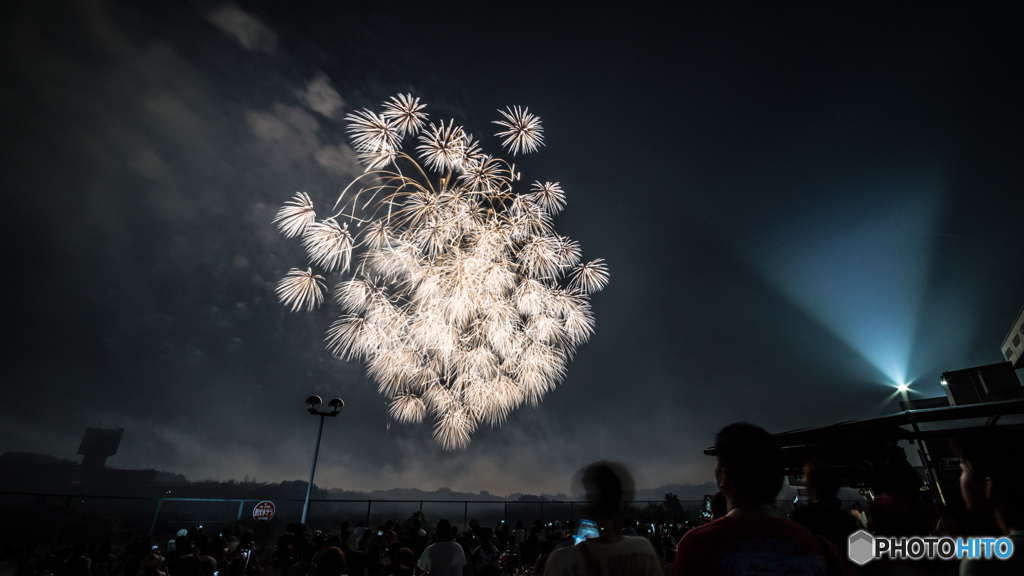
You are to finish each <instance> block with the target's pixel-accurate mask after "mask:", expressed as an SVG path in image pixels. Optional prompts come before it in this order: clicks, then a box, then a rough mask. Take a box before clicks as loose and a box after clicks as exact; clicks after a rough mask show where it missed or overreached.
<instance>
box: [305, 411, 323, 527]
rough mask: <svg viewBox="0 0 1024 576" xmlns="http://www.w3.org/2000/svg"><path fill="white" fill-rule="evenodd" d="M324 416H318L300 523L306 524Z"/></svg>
mask: <svg viewBox="0 0 1024 576" xmlns="http://www.w3.org/2000/svg"><path fill="white" fill-rule="evenodd" d="M324 416H326V414H321V415H320V429H319V430H317V433H316V448H313V467H312V468H310V470H309V484H308V485H307V486H306V502H305V503H304V504H303V505H302V523H303V524H305V523H306V513H307V512H309V494H310V492H312V491H313V474H316V457H317V455H318V454H320V435H321V434H323V433H324Z"/></svg>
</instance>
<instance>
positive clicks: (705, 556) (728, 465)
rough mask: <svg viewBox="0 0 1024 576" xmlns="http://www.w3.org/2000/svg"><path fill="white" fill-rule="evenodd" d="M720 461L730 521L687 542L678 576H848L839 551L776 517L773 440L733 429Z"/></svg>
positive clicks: (724, 439) (749, 427) (777, 475)
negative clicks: (843, 575) (844, 575)
mask: <svg viewBox="0 0 1024 576" xmlns="http://www.w3.org/2000/svg"><path fill="white" fill-rule="evenodd" d="M715 456H716V458H717V460H716V462H715V481H716V482H717V483H718V489H719V490H720V491H721V492H722V494H723V495H724V496H725V500H726V504H727V507H728V513H727V514H726V515H725V516H724V517H722V518H720V519H718V520H715V521H714V522H711V523H709V524H705V525H704V526H701V527H699V528H694V529H693V530H690V531H689V532H687V533H686V535H684V536H683V538H682V539H681V540H680V541H679V545H678V546H676V559H675V562H673V563H672V575H673V576H687V575H691V574H699V575H701V576H726V575H728V576H740V575H755V574H756V575H758V576H767V575H772V574H787V575H790V576H803V575H807V576H829V575H841V574H846V567H845V564H844V561H843V560H842V559H841V558H840V556H839V554H838V552H837V551H836V549H835V547H834V546H832V545H831V544H829V543H828V542H827V541H825V540H824V539H821V538H817V537H815V536H814V534H811V532H809V531H808V530H807V529H806V528H804V527H802V526H800V525H799V524H797V523H796V522H793V521H792V520H790V519H788V518H784V517H783V516H782V514H780V513H779V511H778V510H776V509H775V496H776V495H778V493H779V490H781V489H782V466H781V460H782V458H781V452H780V450H779V448H778V446H777V445H776V443H775V441H774V439H773V438H772V436H771V434H769V433H768V432H766V431H765V430H764V429H763V428H760V427H758V426H754V425H753V424H744V423H740V424H731V425H729V426H726V427H725V428H723V429H722V430H721V431H720V432H719V433H718V434H717V435H716V436H715Z"/></svg>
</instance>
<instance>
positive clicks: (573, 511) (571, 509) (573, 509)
mask: <svg viewBox="0 0 1024 576" xmlns="http://www.w3.org/2000/svg"><path fill="white" fill-rule="evenodd" d="M569 514H570V515H571V516H572V519H573V520H575V519H576V506H575V505H574V504H573V503H572V502H569Z"/></svg>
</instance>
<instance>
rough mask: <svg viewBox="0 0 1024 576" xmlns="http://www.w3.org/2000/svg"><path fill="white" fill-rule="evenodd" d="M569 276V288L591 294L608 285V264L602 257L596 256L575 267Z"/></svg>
mask: <svg viewBox="0 0 1024 576" xmlns="http://www.w3.org/2000/svg"><path fill="white" fill-rule="evenodd" d="M569 276H570V277H571V278H572V281H571V282H569V288H575V289H578V290H582V291H583V292H586V293H587V294H592V293H594V292H597V291H598V290H601V289H603V288H604V287H605V286H607V285H608V266H607V265H605V263H604V259H603V258H598V259H597V260H594V261H593V262H587V263H586V264H583V265H582V266H580V267H578V268H576V269H575V270H573V271H572V273H571V274H570V275H569Z"/></svg>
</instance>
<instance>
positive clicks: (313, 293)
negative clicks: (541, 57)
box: [274, 95, 608, 450]
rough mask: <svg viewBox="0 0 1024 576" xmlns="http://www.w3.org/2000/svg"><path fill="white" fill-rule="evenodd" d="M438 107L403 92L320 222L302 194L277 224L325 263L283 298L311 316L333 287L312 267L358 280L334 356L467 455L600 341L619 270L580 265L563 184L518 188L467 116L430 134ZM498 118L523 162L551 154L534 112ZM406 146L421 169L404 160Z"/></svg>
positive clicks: (283, 290)
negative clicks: (563, 216)
mask: <svg viewBox="0 0 1024 576" xmlns="http://www.w3.org/2000/svg"><path fill="white" fill-rule="evenodd" d="M425 107H426V105H425V104H421V103H420V100H419V98H413V97H412V96H411V95H398V96H395V97H392V98H391V99H390V100H388V101H387V102H385V103H384V104H383V108H384V110H383V112H381V113H376V112H373V111H370V110H360V111H356V112H353V113H351V114H349V115H348V116H347V118H346V121H347V124H348V125H347V127H346V131H347V132H348V134H349V138H350V141H351V144H352V148H353V149H354V150H355V151H356V152H357V153H358V154H359V158H360V160H361V161H362V162H363V164H364V165H365V166H367V169H366V173H364V174H363V175H362V176H360V177H359V178H357V179H356V180H355V181H354V182H353V183H352V184H350V185H349V186H348V187H347V188H346V189H345V190H344V191H343V192H342V193H341V195H340V196H339V197H338V199H337V201H336V202H335V204H334V206H333V208H332V209H331V212H332V213H331V214H330V216H328V217H326V218H323V219H322V220H320V221H317V216H316V212H315V211H314V206H313V202H312V201H311V200H310V198H309V196H307V195H306V194H305V193H301V192H300V193H298V194H296V196H295V197H294V198H292V199H291V200H289V201H288V202H286V203H285V205H284V207H282V208H281V210H280V211H279V212H278V213H277V217H276V218H275V219H274V222H275V223H276V224H277V226H278V228H279V229H280V231H281V233H282V234H284V235H285V236H286V237H289V238H294V237H301V242H302V245H303V247H304V248H305V249H306V252H307V254H308V256H309V262H310V265H311V267H309V268H308V269H307V270H306V271H303V270H301V269H296V268H293V269H292V270H291V271H289V272H288V275H287V276H285V278H284V279H283V280H281V282H280V283H279V284H278V287H277V294H278V298H279V299H280V300H281V302H282V303H283V304H284V305H285V306H288V307H290V308H291V310H292V311H296V310H299V309H303V308H304V309H306V310H312V309H314V308H315V307H317V306H319V305H320V304H321V303H322V302H323V300H324V293H325V291H326V284H325V281H324V278H323V276H319V275H316V274H314V272H313V267H316V268H318V269H319V270H320V271H322V273H324V274H325V275H327V274H330V273H332V272H340V273H346V272H348V271H349V269H350V268H352V274H351V275H350V276H345V277H344V279H343V280H341V281H340V282H338V283H337V284H336V285H335V286H334V289H333V298H334V300H335V302H336V303H337V304H338V305H339V306H340V308H341V311H342V314H341V317H340V318H338V319H337V320H336V321H335V322H334V323H333V324H332V325H331V327H330V329H329V330H328V331H327V337H326V342H327V346H328V348H329V349H330V350H331V352H332V353H333V354H334V355H335V356H337V357H339V358H345V359H358V360H360V361H363V362H365V363H366V366H367V372H368V374H369V376H370V377H371V378H372V379H373V381H374V382H376V383H377V386H378V389H379V392H380V393H381V394H382V395H384V396H385V397H387V398H388V399H389V400H390V408H389V410H390V413H391V416H392V417H393V418H394V419H395V420H398V421H399V422H403V423H418V422H422V421H423V419H424V418H426V417H427V416H428V415H429V416H430V417H431V418H432V419H433V420H434V439H435V440H436V441H437V442H438V444H440V445H441V446H442V447H443V448H444V449H445V450H453V449H456V448H464V447H465V446H466V445H467V444H468V443H469V441H470V437H471V435H472V433H473V432H474V431H475V430H476V428H477V426H479V425H481V424H488V425H491V426H497V425H500V424H501V423H502V422H504V421H505V419H506V418H507V417H508V415H509V413H510V412H511V411H512V410H515V409H516V408H518V407H520V406H522V405H523V404H529V405H532V406H536V405H537V404H538V403H539V402H540V401H541V399H543V398H544V396H545V394H547V393H548V392H550V391H551V390H553V389H554V388H555V386H556V385H557V384H558V383H559V382H560V381H561V380H562V378H563V377H564V376H565V371H566V366H567V364H568V361H569V359H570V358H571V357H572V355H573V353H574V352H575V350H576V348H577V346H579V345H580V344H582V343H583V342H586V341H587V340H588V339H589V338H590V335H591V334H593V332H594V315H593V313H592V311H591V307H590V302H589V300H590V294H591V293H593V292H595V291H598V290H601V289H602V288H604V287H605V286H606V285H607V284H608V268H607V266H606V265H605V263H604V261H603V260H601V259H597V260H593V261H591V262H586V263H583V262H581V254H580V246H579V244H578V243H577V242H575V241H573V240H570V239H569V238H566V237H564V236H560V235H558V234H557V233H556V232H555V230H554V227H553V225H552V218H553V216H554V215H555V214H557V213H558V212H560V211H561V210H562V209H563V208H564V207H565V204H566V198H565V192H564V191H563V190H562V187H561V186H560V185H559V184H558V183H557V182H544V183H541V182H535V183H534V184H533V185H532V186H531V188H530V189H529V191H526V192H524V193H517V192H514V191H513V185H514V184H516V183H517V182H518V181H519V174H518V173H517V172H516V171H515V167H514V166H513V165H512V164H510V163H508V162H507V161H505V160H503V159H500V158H496V157H494V156H490V155H486V154H484V153H483V151H482V150H481V148H480V145H479V143H477V142H476V141H475V140H473V139H472V137H471V136H469V135H468V134H467V133H466V132H465V130H464V129H463V128H461V127H459V126H456V125H455V123H454V121H453V120H449V121H447V122H444V121H439V122H437V123H436V124H435V123H428V121H427V118H428V116H427V113H426V112H424V108H425ZM498 112H499V113H500V114H501V115H502V118H503V119H502V120H497V121H495V124H498V125H499V126H501V127H502V128H503V129H504V130H503V131H501V132H498V133H497V134H496V135H495V136H497V137H499V138H501V139H502V143H503V146H504V147H505V148H506V149H507V150H508V151H509V152H511V153H512V155H516V154H519V153H524V154H525V153H530V152H535V151H536V150H537V149H538V148H539V147H540V146H542V145H543V143H544V131H543V127H542V125H541V121H540V118H538V117H537V116H536V115H534V114H531V113H529V111H528V109H526V108H520V107H518V106H515V107H509V108H506V110H499V111H498ZM406 139H411V140H413V141H414V142H415V143H416V147H415V150H416V153H417V155H418V160H417V159H415V158H413V157H412V156H410V155H409V154H407V153H405V152H403V151H402V144H403V142H404V141H405V140H406ZM428 171H430V172H431V173H432V174H431V173H428ZM357 213H358V214H360V216H357ZM363 214H370V216H362V215H363ZM339 221H341V223H340V224H339ZM349 224H352V225H353V226H352V230H350V228H349ZM356 230H358V232H355V231H356ZM356 251H358V252H359V254H358V256H356V257H354V256H353V253H354V252H356ZM353 265H354V268H353Z"/></svg>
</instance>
